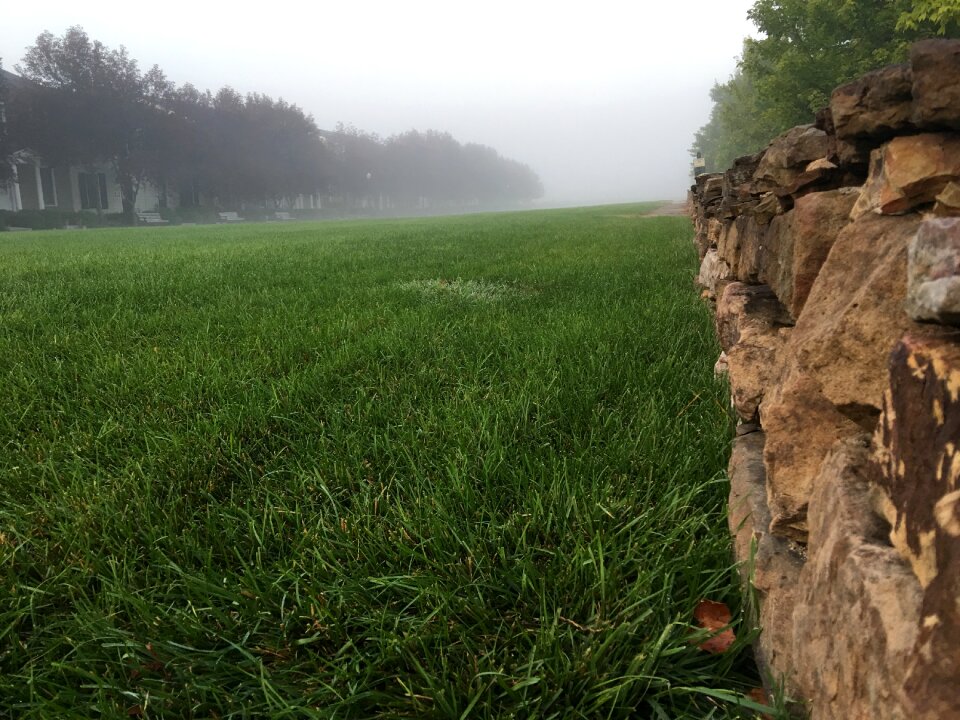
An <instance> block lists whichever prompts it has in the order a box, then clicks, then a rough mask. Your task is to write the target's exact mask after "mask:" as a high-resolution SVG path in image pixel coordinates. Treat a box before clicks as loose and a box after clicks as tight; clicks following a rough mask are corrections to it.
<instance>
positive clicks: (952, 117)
mask: <svg viewBox="0 0 960 720" xmlns="http://www.w3.org/2000/svg"><path fill="white" fill-rule="evenodd" d="M910 66H911V68H912V70H913V88H912V94H913V121H914V123H915V124H916V125H918V126H920V127H948V128H960V40H924V41H921V42H918V43H914V44H913V45H912V46H911V48H910Z"/></svg>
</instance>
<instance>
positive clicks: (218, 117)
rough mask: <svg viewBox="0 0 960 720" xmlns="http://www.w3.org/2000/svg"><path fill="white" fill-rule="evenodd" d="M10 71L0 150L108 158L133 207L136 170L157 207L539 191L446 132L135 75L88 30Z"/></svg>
mask: <svg viewBox="0 0 960 720" xmlns="http://www.w3.org/2000/svg"><path fill="white" fill-rule="evenodd" d="M17 71H18V72H19V74H20V75H21V76H22V77H23V78H24V79H25V80H27V81H28V82H23V83H16V87H6V88H2V87H0V93H4V92H5V93H6V96H7V97H6V103H5V106H6V120H7V122H6V123H5V126H6V132H7V137H6V138H4V136H2V135H0V159H3V158H6V157H8V156H9V155H10V153H11V148H31V149H32V150H34V151H36V152H38V153H39V154H40V155H41V156H42V157H43V158H44V161H45V162H48V163H51V164H80V165H83V164H94V163H98V162H104V161H108V162H109V163H110V164H111V165H112V167H113V170H114V171H115V174H116V179H117V182H118V184H119V186H120V190H121V197H122V202H123V211H124V213H125V214H127V215H128V216H129V217H131V218H132V216H133V212H134V204H135V202H136V198H137V194H138V192H139V189H140V186H141V184H142V183H143V182H144V181H150V182H151V183H153V184H154V185H156V186H157V187H158V188H160V190H161V205H162V204H164V202H165V197H166V192H167V189H170V190H176V191H177V192H178V193H179V196H180V201H181V204H191V203H199V202H200V201H201V198H204V199H208V200H210V201H213V202H215V203H216V204H217V205H218V206H220V207H238V206H240V205H242V204H245V203H252V204H261V203H264V202H267V203H269V202H272V201H280V200H281V199H283V198H291V197H295V196H297V195H301V194H302V195H314V194H319V195H321V196H325V197H327V198H335V199H336V201H339V202H342V203H357V202H360V201H361V200H368V199H369V198H371V197H374V196H376V197H378V198H379V199H380V201H381V202H382V201H383V197H384V196H386V197H387V202H389V204H390V205H391V206H395V207H401V206H405V205H411V204H416V205H422V204H425V203H429V204H431V205H434V206H436V205H448V206H449V205H464V204H490V203H505V202H514V201H524V200H530V199H534V198H536V197H539V196H540V195H541V194H542V191H543V190H542V186H541V184H540V180H539V178H538V177H537V175H536V174H535V173H534V172H533V171H532V170H531V169H530V168H528V167H527V166H525V165H522V164H520V163H518V162H515V161H512V160H509V159H506V158H503V157H501V156H500V155H499V154H498V153H497V152H496V151H495V150H493V149H491V148H488V147H485V146H480V145H462V144H460V143H459V142H457V141H456V140H454V139H453V138H452V137H451V136H450V135H448V134H446V133H438V132H427V133H418V132H415V131H411V132H408V133H404V134H402V135H398V136H395V137H390V138H387V139H385V140H383V139H381V138H378V137H377V136H375V135H371V134H368V133H363V132H360V131H358V130H356V129H354V128H351V127H342V126H340V127H338V128H337V130H336V131H333V132H323V131H321V130H319V129H318V128H317V126H316V123H315V122H314V120H313V118H312V117H311V116H310V115H308V114H307V113H305V112H304V111H303V110H302V109H301V108H299V107H297V106H296V105H292V104H290V103H287V102H285V101H284V100H282V99H281V100H274V99H272V98H270V97H268V96H266V95H261V94H258V93H252V94H248V95H246V96H242V95H240V94H239V93H237V92H236V91H235V90H233V89H231V88H229V87H225V88H223V89H221V90H220V91H219V92H217V93H211V92H210V91H206V92H201V91H200V90H198V89H197V88H195V87H194V86H192V85H190V84H185V85H182V86H179V87H178V86H176V85H175V84H174V83H172V82H170V81H169V80H168V79H167V78H166V76H165V75H164V73H163V71H162V70H161V69H160V68H159V67H157V66H154V67H152V68H151V69H150V70H148V71H146V72H142V71H141V70H140V69H139V66H138V64H137V62H136V60H134V59H133V58H131V57H130V56H129V55H128V53H127V51H126V50H125V49H124V48H122V47H121V48H120V49H118V50H116V49H111V48H108V47H106V46H104V45H103V44H102V43H100V42H99V41H91V39H90V38H89V37H88V36H87V34H86V33H85V32H84V31H83V29H82V28H80V27H72V28H70V29H68V30H67V31H66V33H64V35H63V36H62V37H55V36H54V35H52V34H51V33H49V32H47V33H44V34H42V35H40V36H39V37H38V38H37V41H36V43H35V44H34V45H33V46H32V47H30V48H29V49H28V50H27V53H26V55H25V56H24V58H23V60H22V62H21V63H20V64H19V65H18V66H17ZM3 101H4V96H3V95H0V103H3ZM2 125H3V124H0V126H2ZM2 143H6V144H5V145H4V144H2ZM7 164H8V163H0V165H4V166H6V165H7ZM0 180H2V178H0Z"/></svg>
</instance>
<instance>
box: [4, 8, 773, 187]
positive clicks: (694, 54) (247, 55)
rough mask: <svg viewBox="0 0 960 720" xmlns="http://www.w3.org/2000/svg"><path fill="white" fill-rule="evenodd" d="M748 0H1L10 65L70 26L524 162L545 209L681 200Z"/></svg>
mask: <svg viewBox="0 0 960 720" xmlns="http://www.w3.org/2000/svg"><path fill="white" fill-rule="evenodd" d="M752 4H753V0H674V1H673V2H671V0H660V1H659V2H656V3H653V2H641V1H640V0H633V2H628V1H626V0H621V1H615V0H594V1H593V2H568V1H566V0H549V1H544V0H512V2H510V1H508V0H486V1H485V2H483V3H467V2H462V1H459V2H458V1H457V0H445V1H443V0H366V1H365V2H362V3H357V2H349V0H341V1H340V2H329V0H326V1H324V0H312V1H311V2H302V1H301V0H287V1H286V2H278V3H277V4H276V5H272V4H271V3H268V2H262V1H261V2H258V3H255V4H254V3H244V2H236V1H234V2H230V3H226V2H204V1H203V0H194V1H193V2H184V1H183V0H166V1H165V2H157V3H136V2H129V0H128V2H124V3H118V2H113V1H112V0H100V1H99V2H88V3H78V2H76V1H75V0H74V1H72V2H69V3H67V2H61V1H60V0H47V2H43V3H40V4H38V5H33V4H32V3H29V2H14V1H13V0H11V1H10V2H4V5H5V6H6V7H4V8H3V9H2V10H0V58H2V59H3V65H4V67H5V68H6V69H8V70H13V69H14V65H15V64H16V63H18V62H19V61H20V59H21V58H22V57H23V54H24V50H25V48H26V47H27V46H29V45H31V44H32V43H33V42H34V40H35V39H36V36H37V35H38V34H40V33H41V32H43V31H44V30H49V31H50V32H52V33H53V34H54V35H62V34H63V32H64V31H65V30H66V29H67V28H68V27H69V26H71V25H81V26H82V27H83V28H84V30H86V31H87V33H88V34H89V35H90V37H91V38H93V39H96V40H100V41H102V42H103V43H104V44H106V45H108V46H110V47H118V46H120V45H124V46H126V48H127V49H128V50H129V52H130V55H131V56H132V57H134V58H136V59H137V60H138V61H139V63H140V66H141V68H143V69H146V68H149V67H150V66H151V65H153V64H157V65H159V66H160V67H161V68H163V70H164V71H165V72H166V73H167V76H168V77H169V78H170V79H171V80H173V81H174V82H176V83H177V84H181V83H185V82H191V83H193V84H194V85H196V86H197V87H199V88H200V89H208V88H209V89H211V90H216V89H218V88H220V87H222V86H223V85H230V86H232V87H234V88H235V89H237V90H239V91H240V92H242V93H246V92H252V91H256V92H263V93H266V94H268V95H272V96H274V97H283V98H284V99H285V100H288V101H290V102H294V103H296V104H297V105H299V106H301V107H302V108H304V109H305V110H306V111H308V112H310V113H312V114H313V116H314V118H315V119H316V121H317V124H318V125H319V126H320V127H321V128H332V127H333V126H334V125H335V124H336V123H337V121H343V122H344V123H352V124H353V125H356V126H357V127H358V128H362V129H364V130H368V131H370V132H376V133H378V134H380V135H383V136H389V135H391V134H394V133H398V132H402V131H404V130H408V129H411V128H416V129H418V130H427V129H437V130H447V131H449V132H450V133H452V134H453V135H454V137H456V138H457V139H458V140H460V141H461V142H480V143H484V144H486V145H491V146H493V147H495V148H496V149H497V150H498V151H500V152H501V153H502V154H504V155H506V156H508V157H512V158H515V159H517V160H520V161H522V162H525V163H527V164H529V165H530V166H531V167H533V169H534V170H536V171H537V172H538V173H539V174H540V177H541V178H542V179H543V182H544V185H545V188H546V195H547V196H546V198H545V200H546V201H547V202H552V203H564V202H577V203H589V202H608V201H609V202H614V201H631V200H653V199H671V198H681V197H683V196H684V195H685V192H686V188H687V186H688V184H689V163H690V159H689V155H688V153H687V149H688V148H689V147H690V145H691V144H692V140H693V133H694V131H695V130H696V129H697V128H699V127H700V126H701V125H703V124H704V123H705V122H706V121H707V118H708V116H709V112H710V106H711V104H710V99H709V90H710V88H711V86H712V85H713V83H714V82H715V81H717V80H720V81H723V80H726V78H727V77H729V75H730V74H731V73H732V72H733V70H734V66H735V59H736V56H737V55H738V54H739V53H740V48H741V45H742V42H743V38H744V37H745V36H747V35H749V34H753V32H754V28H753V26H752V24H750V23H749V21H748V20H747V19H746V13H747V10H748V9H749V7H750V6H751V5H752Z"/></svg>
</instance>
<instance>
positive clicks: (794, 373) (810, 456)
mask: <svg viewBox="0 0 960 720" xmlns="http://www.w3.org/2000/svg"><path fill="white" fill-rule="evenodd" d="M919 223H920V219H919V218H918V217H915V216H908V217H883V216H867V217H864V218H862V219H861V220H860V221H858V222H856V223H852V224H850V225H847V226H846V227H845V228H844V229H843V230H842V231H841V232H840V234H839V235H838V237H837V240H836V242H835V243H834V245H833V248H832V249H831V251H830V254H829V255H828V257H827V260H826V262H825V263H824V264H823V267H822V268H821V270H820V273H819V275H818V276H817V279H816V280H815V281H814V283H813V287H812V289H811V291H810V295H809V297H808V298H807V302H806V304H805V305H804V307H803V311H802V312H801V313H800V316H799V317H798V318H797V325H796V328H794V330H793V333H792V335H791V337H790V342H789V344H788V346H787V349H786V352H785V360H784V369H783V372H782V374H781V381H780V383H779V384H778V385H776V386H774V387H773V388H771V390H770V391H769V392H768V393H767V394H766V395H765V397H764V400H763V403H762V404H761V406H760V418H761V421H762V425H763V427H764V429H765V431H766V433H767V442H766V447H765V451H764V453H765V456H764V460H765V462H766V467H767V477H768V489H769V506H770V511H771V513H772V515H773V526H772V527H773V530H774V531H775V532H778V533H783V534H785V535H787V536H788V537H792V538H794V539H797V540H800V541H804V540H805V539H806V509H807V503H808V502H809V499H810V494H811V492H812V491H813V489H814V487H813V483H814V480H815V478H816V476H817V472H818V470H819V468H820V464H821V463H822V462H823V459H824V457H825V456H826V454H827V452H828V451H829V450H830V448H831V447H833V445H834V444H835V442H836V441H837V440H840V439H842V438H845V437H849V436H850V435H852V434H856V433H858V432H862V431H864V430H867V431H871V430H873V428H874V427H875V425H876V420H877V417H878V416H879V412H880V406H881V403H882V397H883V391H884V388H885V384H886V383H885V379H884V378H885V363H886V358H887V356H888V355H889V352H890V349H891V348H892V347H893V346H894V345H895V344H896V342H897V341H898V340H899V338H900V337H902V336H903V335H904V334H905V333H906V332H907V331H908V330H910V329H912V328H914V327H915V325H914V324H913V323H912V321H910V319H909V318H908V317H907V315H906V313H905V312H903V309H902V306H903V301H904V298H905V296H906V269H907V268H906V264H907V257H906V256H907V245H908V244H909V240H910V239H911V238H912V236H913V235H914V234H915V233H916V229H917V227H918V225H919Z"/></svg>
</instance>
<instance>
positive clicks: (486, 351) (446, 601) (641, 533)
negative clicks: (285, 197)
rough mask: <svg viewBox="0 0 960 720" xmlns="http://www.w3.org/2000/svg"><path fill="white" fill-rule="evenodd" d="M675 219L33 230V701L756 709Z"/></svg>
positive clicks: (8, 534)
mask: <svg viewBox="0 0 960 720" xmlns="http://www.w3.org/2000/svg"><path fill="white" fill-rule="evenodd" d="M643 210H644V208H643V207H640V206H617V207H606V208H590V209H579V210H562V211H548V212H529V213H513V214H499V215H477V216H466V217H459V218H434V219H420V220H402V221H364V222H360V221H356V222H341V223H317V224H282V225H281V224H277V225H243V226H231V227H214V226H210V227H194V228H172V227H170V228H147V229H117V230H102V231H86V232H44V233H40V232H34V233H22V234H13V233H9V234H0V377H2V378H3V385H2V392H0V477H2V483H0V716H3V717H18V718H91V717H105V718H127V717H143V718H161V717H169V718H226V717H263V716H267V717H276V718H281V717H282V718H308V717H318V718H359V719H361V720H364V719H366V718H509V717H514V718H628V717H629V718H648V717H649V718H674V717H691V718H707V717H714V718H720V717H740V716H741V715H738V714H737V713H738V712H739V713H743V715H742V716H743V717H752V714H751V713H749V712H748V711H746V710H743V709H739V710H738V708H737V707H736V702H735V701H734V702H729V701H728V700H729V699H730V698H734V699H735V698H736V697H738V696H739V695H740V694H742V693H743V692H745V691H746V690H747V689H749V688H750V687H752V686H754V685H756V684H757V681H756V679H755V677H754V675H753V673H754V672H755V671H754V670H753V669H752V663H751V660H750V657H749V650H748V648H747V641H748V640H749V639H750V637H749V636H750V633H749V632H748V631H746V630H745V629H743V628H742V626H738V633H739V635H740V638H739V639H738V642H737V644H736V645H735V646H734V648H733V649H731V650H730V651H729V652H727V653H724V654H722V655H711V654H708V653H705V652H703V651H701V650H699V649H698V648H697V647H696V643H695V642H694V643H691V641H690V640H691V632H692V631H691V627H690V626H691V623H692V613H693V609H694V606H695V605H696V603H697V602H698V601H699V600H700V599H701V598H711V599H714V600H721V601H725V602H727V603H728V604H729V605H730V606H731V607H732V608H733V609H734V615H735V617H736V616H738V614H739V612H740V610H741V607H742V602H741V599H740V598H739V596H738V595H737V589H736V581H735V571H734V570H733V569H731V567H730V563H731V560H730V549H729V540H728V538H727V532H726V528H725V514H724V512H725V511H724V502H725V497H726V492H727V488H726V483H725V480H724V478H723V466H724V463H725V457H726V452H727V448H728V443H729V435H730V422H731V421H730V417H729V415H728V412H727V411H726V409H725V408H726V405H727V399H726V393H725V390H724V388H723V387H722V386H721V385H720V384H719V383H717V382H716V381H715V380H714V378H713V374H712V367H713V363H714V360H715V358H716V355H717V354H718V348H717V346H716V345H715V340H714V337H713V332H712V329H711V322H710V318H709V314H708V311H707V309H706V308H705V307H704V306H703V304H702V303H701V302H700V300H699V299H698V297H697V294H696V292H695V291H694V289H693V287H692V283H691V277H692V275H693V273H694V271H695V265H696V262H695V261H696V253H695V251H694V249H693V247H692V244H691V241H690V240H691V229H690V225H689V222H688V221H687V220H686V219H684V218H670V217H659V218H648V219H642V218H638V217H637V214H638V213H640V212H642V211H643Z"/></svg>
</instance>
